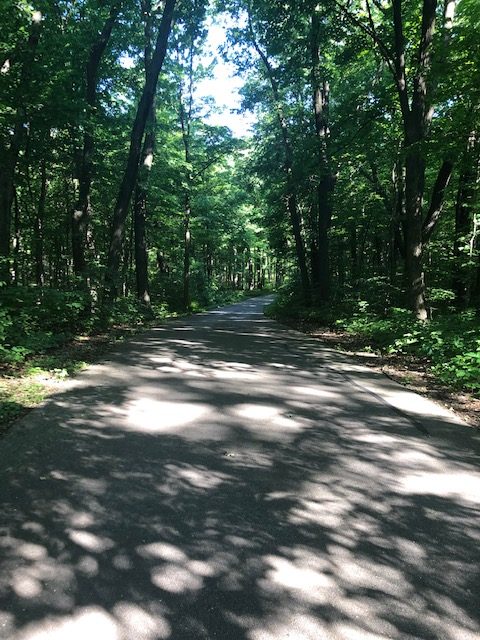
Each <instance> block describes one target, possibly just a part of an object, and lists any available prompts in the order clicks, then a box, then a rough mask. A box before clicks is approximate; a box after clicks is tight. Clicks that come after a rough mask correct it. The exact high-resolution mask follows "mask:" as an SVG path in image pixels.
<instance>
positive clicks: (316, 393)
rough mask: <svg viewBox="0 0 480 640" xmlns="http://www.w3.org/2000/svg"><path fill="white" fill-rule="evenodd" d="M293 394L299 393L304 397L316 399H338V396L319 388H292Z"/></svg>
mask: <svg viewBox="0 0 480 640" xmlns="http://www.w3.org/2000/svg"><path fill="white" fill-rule="evenodd" d="M291 391H292V393H298V394H300V395H304V396H312V397H314V398H331V399H333V398H337V397H338V394H336V393H333V392H332V391H327V389H320V388H318V387H292V388H291Z"/></svg>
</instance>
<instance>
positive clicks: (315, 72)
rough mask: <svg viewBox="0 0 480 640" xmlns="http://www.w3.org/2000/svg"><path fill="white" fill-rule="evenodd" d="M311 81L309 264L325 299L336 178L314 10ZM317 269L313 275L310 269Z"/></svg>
mask: <svg viewBox="0 0 480 640" xmlns="http://www.w3.org/2000/svg"><path fill="white" fill-rule="evenodd" d="M311 59H312V70H311V82H312V92H313V112H314V116H315V134H316V137H317V154H318V168H319V170H318V179H319V182H318V185H317V189H316V192H317V193H316V195H317V224H316V240H315V245H316V246H315V251H314V253H315V257H316V260H315V262H314V263H313V264H312V281H315V282H316V283H317V286H316V292H315V293H316V297H317V298H318V300H319V302H326V301H327V300H328V298H329V297H330V256H329V237H328V231H329V229H330V226H331V222H332V210H333V192H334V188H335V178H334V175H333V172H332V169H331V162H330V157H329V153H328V137H329V125H328V105H329V97H330V89H329V85H328V82H327V81H326V80H325V78H324V76H323V73H322V64H321V48H320V15H319V13H318V10H314V11H313V13H312V16H311ZM314 268H315V269H316V271H317V274H316V277H314V276H313V269H314Z"/></svg>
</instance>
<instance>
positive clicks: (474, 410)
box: [280, 318, 480, 428]
mask: <svg viewBox="0 0 480 640" xmlns="http://www.w3.org/2000/svg"><path fill="white" fill-rule="evenodd" d="M280 321H281V322H282V323H283V324H285V325H287V326H289V327H291V328H292V329H296V330H297V331H301V332H302V333H305V334H307V335H309V336H311V337H313V338H318V339H319V340H321V341H322V342H323V343H324V344H327V345H329V346H331V347H332V348H335V349H339V350H341V351H343V352H345V353H347V354H348V355H350V356H352V357H354V358H355V359H357V361H358V362H360V363H361V364H363V365H365V366H368V367H372V368H374V369H376V370H378V371H382V372H383V373H384V374H385V375H387V376H388V377H389V378H391V379H392V380H395V381H396V382H398V383H400V384H402V385H403V386H405V387H407V388H408V389H410V390H412V391H414V392H416V393H419V394H420V395H423V396H426V397H428V398H431V399H432V400H435V401H436V402H439V403H440V404H442V405H443V406H445V407H447V408H449V409H451V410H452V411H454V412H455V413H456V414H457V415H458V416H459V417H460V418H462V419H463V420H464V421H465V422H466V423H467V424H469V425H470V426H472V427H476V428H480V399H478V398H476V397H475V396H473V395H472V394H470V393H467V392H465V391H460V390H458V389H455V388H452V387H451V386H449V385H446V384H442V383H441V382H440V381H439V380H438V379H437V378H435V376H433V374H432V373H430V372H429V370H428V365H429V362H428V361H427V360H426V359H425V358H421V357H419V356H415V355H413V354H403V353H395V354H382V353H379V352H375V351H365V337H364V336H361V335H357V334H353V333H350V332H347V331H341V330H332V329H331V328H328V327H322V326H319V324H318V323H316V322H312V321H308V320H304V319H301V318H282V319H281V320H280Z"/></svg>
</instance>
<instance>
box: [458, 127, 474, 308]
mask: <svg viewBox="0 0 480 640" xmlns="http://www.w3.org/2000/svg"><path fill="white" fill-rule="evenodd" d="M478 175H479V144H478V137H477V132H476V131H471V132H470V134H469V136H468V141H467V147H466V150H465V154H464V157H463V161H462V165H461V171H460V176H459V178H458V190H457V199H456V203H455V239H454V244H453V256H454V262H453V274H452V286H453V290H454V292H455V303H456V305H457V307H459V308H461V307H466V306H467V304H468V302H469V300H468V289H469V287H468V284H469V283H468V280H469V275H470V269H469V267H468V266H467V265H466V264H465V263H466V261H468V254H467V253H466V252H465V249H464V248H465V246H466V245H467V244H468V235H469V234H470V233H471V229H472V222H473V208H474V200H475V191H476V186H477V182H478Z"/></svg>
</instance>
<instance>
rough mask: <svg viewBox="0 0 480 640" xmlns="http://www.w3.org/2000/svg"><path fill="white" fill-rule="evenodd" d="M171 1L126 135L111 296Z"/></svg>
mask: <svg viewBox="0 0 480 640" xmlns="http://www.w3.org/2000/svg"><path fill="white" fill-rule="evenodd" d="M175 3H176V0H166V2H165V8H164V10H163V15H162V20H161V22H160V27H159V30H158V36H157V42H156V45H155V50H154V52H153V56H152V62H151V64H150V67H149V70H148V74H147V76H148V77H147V80H146V82H145V86H144V88H143V92H142V96H141V98H140V102H139V105H138V108H137V113H136V116H135V121H134V124H133V128H132V133H131V136H130V149H129V152H128V158H127V165H126V167H125V171H124V174H123V178H122V182H121V184H120V189H119V193H118V197H117V202H116V204H115V209H114V212H113V223H112V233H111V240H110V247H109V250H108V257H107V269H106V274H105V292H106V294H107V296H108V297H109V298H110V299H113V298H115V297H116V295H117V279H118V270H119V266H120V258H121V253H122V244H123V236H124V229H125V220H126V218H127V215H128V206H129V204H130V200H131V198H132V193H133V189H134V188H135V184H136V181H137V176H138V168H139V163H140V157H141V151H142V139H143V134H144V132H145V127H146V123H147V119H148V114H149V112H150V109H151V107H152V103H153V100H154V97H155V91H156V88H157V83H158V76H159V75H160V71H161V69H162V66H163V61H164V59H165V55H166V53H167V45H168V37H169V35H170V30H171V26H172V19H173V12H174V8H175Z"/></svg>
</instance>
